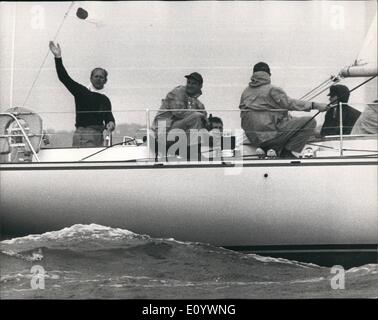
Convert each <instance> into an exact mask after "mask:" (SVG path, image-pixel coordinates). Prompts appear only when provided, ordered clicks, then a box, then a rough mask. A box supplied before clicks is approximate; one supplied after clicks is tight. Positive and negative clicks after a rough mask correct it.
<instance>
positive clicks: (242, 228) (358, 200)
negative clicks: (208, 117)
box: [0, 158, 378, 247]
mask: <svg viewBox="0 0 378 320" xmlns="http://www.w3.org/2000/svg"><path fill="white" fill-rule="evenodd" d="M0 168H1V178H0V179H1V203H0V211H1V222H2V231H1V232H2V235H7V234H13V235H14V234H17V235H21V234H24V235H25V234H30V233H41V232H45V231H50V230H58V229H60V228H63V227H67V226H71V225H73V224H77V223H83V224H88V223H98V224H102V225H106V226H112V227H119V228H125V229H128V230H131V231H133V232H137V233H141V234H148V235H150V236H153V237H161V238H164V237H168V238H172V237H173V238H175V239H178V240H187V241H200V242H205V243H211V244H214V245H219V246H241V247H242V246H275V245H329V244H332V245H338V244H348V245H357V244H377V243H378V203H377V202H378V199H377V194H378V190H377V162H376V159H369V158H367V159H364V160H361V159H360V160H357V159H356V160H353V159H350V160H340V159H334V160H331V159H328V160H319V159H318V160H311V159H306V160H301V161H293V162H292V161H289V160H271V161H266V160H262V161H256V160H255V161H253V162H245V163H244V165H243V166H241V165H240V163H238V162H233V163H230V164H228V165H227V164H221V163H214V164H208V165H204V164H197V165H196V164H165V165H163V164H158V165H152V164H150V165H143V164H125V163H122V162H111V163H103V162H101V163H29V164H4V165H1V167H0Z"/></svg>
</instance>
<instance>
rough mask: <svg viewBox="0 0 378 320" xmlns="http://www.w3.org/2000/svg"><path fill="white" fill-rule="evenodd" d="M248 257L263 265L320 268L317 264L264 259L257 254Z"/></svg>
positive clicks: (270, 258) (271, 258)
mask: <svg viewBox="0 0 378 320" xmlns="http://www.w3.org/2000/svg"><path fill="white" fill-rule="evenodd" d="M248 256H252V257H254V258H255V259H256V260H258V261H261V262H264V263H283V264H289V265H295V266H298V267H302V268H322V267H321V266H318V265H317V264H314V263H308V262H299V261H296V260H287V259H284V258H273V257H265V256H260V255H258V254H253V253H250V254H248Z"/></svg>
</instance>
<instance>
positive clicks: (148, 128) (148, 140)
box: [146, 108, 151, 159]
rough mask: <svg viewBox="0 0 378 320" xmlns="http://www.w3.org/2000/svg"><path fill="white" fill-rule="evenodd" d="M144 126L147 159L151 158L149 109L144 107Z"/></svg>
mask: <svg viewBox="0 0 378 320" xmlns="http://www.w3.org/2000/svg"><path fill="white" fill-rule="evenodd" d="M146 122H147V123H146V128H147V149H148V159H151V150H150V143H151V141H150V109H148V108H147V109H146Z"/></svg>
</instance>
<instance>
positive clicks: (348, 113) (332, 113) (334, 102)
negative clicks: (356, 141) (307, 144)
mask: <svg viewBox="0 0 378 320" xmlns="http://www.w3.org/2000/svg"><path fill="white" fill-rule="evenodd" d="M349 95H350V92H349V89H348V87H347V86H344V85H341V84H336V85H333V86H331V87H330V88H329V94H328V96H329V101H330V104H331V106H332V108H331V109H330V110H328V111H327V112H326V114H325V118H324V123H323V126H322V129H321V131H320V135H321V136H332V135H339V134H340V102H341V103H343V104H342V120H343V123H342V126H343V134H350V133H351V131H352V129H353V126H354V124H355V122H356V121H357V119H358V117H359V116H360V114H361V112H360V111H358V110H356V109H354V108H352V107H351V106H348V105H347V104H345V103H347V102H348V100H349Z"/></svg>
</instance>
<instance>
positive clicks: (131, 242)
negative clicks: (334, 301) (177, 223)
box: [0, 224, 378, 299]
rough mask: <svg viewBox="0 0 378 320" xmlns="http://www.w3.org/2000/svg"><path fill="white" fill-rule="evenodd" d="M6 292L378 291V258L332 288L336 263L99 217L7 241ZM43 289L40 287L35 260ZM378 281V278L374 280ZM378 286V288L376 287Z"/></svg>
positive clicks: (248, 294)
mask: <svg viewBox="0 0 378 320" xmlns="http://www.w3.org/2000/svg"><path fill="white" fill-rule="evenodd" d="M0 256H1V270H2V273H1V279H0V285H1V287H2V290H1V298H5V299H7V298H47V297H48V298H59V299H61V298H64V299H82V298H127V299H133V298H152V299H154V298H155V299H156V298H167V299H183V298H188V299H190V298H205V299H214V298H312V297H314V298H322V297H323V298H324V297H375V296H377V295H378V294H377V293H376V290H375V289H374V285H373V284H374V282H375V283H377V281H378V264H369V265H365V266H361V267H358V268H352V269H349V270H346V272H345V281H346V287H347V285H348V282H349V283H350V285H351V284H353V287H352V288H349V290H346V289H345V290H333V289H332V288H331V286H330V280H331V279H332V277H334V274H332V273H331V270H330V268H326V267H320V266H317V265H314V264H307V263H301V262H297V261H290V260H285V259H280V258H270V257H262V256H259V255H255V254H243V253H240V252H235V251H231V250H227V249H224V248H219V247H215V246H211V245H209V244H204V243H193V242H182V241H176V240H174V239H157V238H152V237H150V236H148V235H141V234H136V233H133V232H131V231H129V230H124V229H118V228H111V227H106V226H101V225H97V224H90V225H73V226H71V227H69V228H64V229H62V230H58V231H53V232H47V233H44V234H40V235H29V236H26V237H22V238H14V239H10V240H4V241H2V242H0ZM36 265H37V266H40V267H41V268H42V269H43V271H44V274H43V276H44V286H45V289H44V290H33V289H32V288H31V281H32V279H33V276H34V274H33V272H32V271H31V270H32V268H33V266H36ZM375 288H376V285H375ZM374 290H375V292H374Z"/></svg>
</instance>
